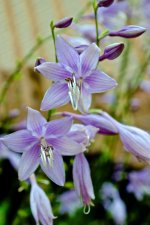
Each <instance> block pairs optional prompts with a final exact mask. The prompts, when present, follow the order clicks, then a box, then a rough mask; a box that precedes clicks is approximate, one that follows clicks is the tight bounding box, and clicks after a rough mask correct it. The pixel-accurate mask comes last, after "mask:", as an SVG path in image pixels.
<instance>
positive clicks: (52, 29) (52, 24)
mask: <svg viewBox="0 0 150 225" xmlns="http://www.w3.org/2000/svg"><path fill="white" fill-rule="evenodd" d="M50 28H51V33H52V39H53V44H54V50H55V62H58V59H57V54H56V37H55V26H54V22H53V21H51V23H50Z"/></svg>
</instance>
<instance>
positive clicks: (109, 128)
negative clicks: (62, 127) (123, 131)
mask: <svg viewBox="0 0 150 225" xmlns="http://www.w3.org/2000/svg"><path fill="white" fill-rule="evenodd" d="M62 115H64V116H71V117H72V118H74V119H77V120H79V121H80V122H82V123H83V124H85V125H92V126H94V127H96V128H98V129H99V131H98V133H100V134H106V135H110V134H111V135H112V134H118V129H117V128H116V126H115V125H114V124H113V123H112V122H111V121H110V119H108V118H105V117H104V116H103V115H102V114H84V115H80V114H75V113H69V112H63V113H62Z"/></svg>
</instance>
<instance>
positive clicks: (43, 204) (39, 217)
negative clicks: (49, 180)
mask: <svg viewBox="0 0 150 225" xmlns="http://www.w3.org/2000/svg"><path fill="white" fill-rule="evenodd" d="M33 178H34V177H33V175H32V176H31V178H30V180H31V192H30V207H31V211H32V214H33V217H34V219H35V221H36V225H39V224H40V223H41V224H42V225H52V224H53V219H54V218H56V217H55V216H54V215H53V213H52V207H51V204H50V201H49V199H48V197H47V196H46V194H45V192H44V191H43V190H42V188H40V187H39V185H38V184H37V183H36V180H35V181H34V179H33Z"/></svg>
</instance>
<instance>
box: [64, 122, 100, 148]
mask: <svg viewBox="0 0 150 225" xmlns="http://www.w3.org/2000/svg"><path fill="white" fill-rule="evenodd" d="M98 131H99V129H98V128H96V127H94V126H91V125H87V126H84V125H82V124H73V126H72V127H71V130H70V131H69V133H68V135H67V136H68V137H71V138H72V139H73V140H75V141H77V142H78V143H81V144H83V145H84V146H85V147H88V146H89V145H90V143H91V142H92V141H93V140H94V138H95V135H96V133H97V132H98Z"/></svg>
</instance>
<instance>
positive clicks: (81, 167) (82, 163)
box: [73, 153, 95, 214]
mask: <svg viewBox="0 0 150 225" xmlns="http://www.w3.org/2000/svg"><path fill="white" fill-rule="evenodd" d="M73 181H74V186H75V190H76V192H77V194H78V195H79V197H81V198H82V201H83V205H84V206H85V207H86V206H87V207H88V211H87V212H86V211H84V212H85V214H86V213H89V211H90V205H92V202H91V199H94V198H95V195H94V190H93V184H92V180H91V175H90V167H89V164H88V161H87V159H86V158H85V156H84V154H83V153H80V154H78V155H76V157H75V160H74V164H73ZM85 209H86V208H85Z"/></svg>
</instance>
